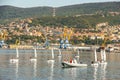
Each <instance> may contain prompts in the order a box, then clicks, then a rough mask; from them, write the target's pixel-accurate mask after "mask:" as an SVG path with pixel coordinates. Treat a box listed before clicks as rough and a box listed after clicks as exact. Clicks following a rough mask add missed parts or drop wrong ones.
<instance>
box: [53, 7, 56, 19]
mask: <svg viewBox="0 0 120 80" xmlns="http://www.w3.org/2000/svg"><path fill="white" fill-rule="evenodd" d="M55 16H56V9H55V7H53V17H55Z"/></svg>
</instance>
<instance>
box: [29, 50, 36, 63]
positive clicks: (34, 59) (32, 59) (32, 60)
mask: <svg viewBox="0 0 120 80" xmlns="http://www.w3.org/2000/svg"><path fill="white" fill-rule="evenodd" d="M30 61H31V62H36V61H37V51H36V48H34V58H31V57H30Z"/></svg>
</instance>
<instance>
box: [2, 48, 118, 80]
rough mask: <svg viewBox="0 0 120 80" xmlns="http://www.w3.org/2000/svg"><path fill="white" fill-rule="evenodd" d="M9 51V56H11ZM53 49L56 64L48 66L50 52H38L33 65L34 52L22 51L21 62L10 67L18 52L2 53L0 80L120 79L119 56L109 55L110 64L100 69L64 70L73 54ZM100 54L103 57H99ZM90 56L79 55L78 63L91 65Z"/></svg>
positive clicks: (99, 67)
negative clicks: (31, 57) (32, 56)
mask: <svg viewBox="0 0 120 80" xmlns="http://www.w3.org/2000/svg"><path fill="white" fill-rule="evenodd" d="M8 52H9V53H8ZM61 52H62V56H61V57H58V54H59V51H58V50H54V53H55V55H54V56H55V62H54V63H47V60H48V58H51V51H49V50H45V51H41V50H37V61H36V62H30V60H29V58H30V56H31V55H34V50H19V55H20V56H19V62H18V63H14V64H11V63H10V62H9V60H10V59H11V57H16V51H15V50H1V51H0V80H120V76H119V75H120V70H119V69H120V63H119V61H120V58H119V57H120V54H107V61H108V64H107V65H99V66H98V67H96V66H94V67H92V66H90V65H88V67H77V68H62V65H61V61H62V60H65V59H66V60H69V59H70V58H71V57H72V56H73V55H74V54H71V53H73V52H65V51H61ZM98 55H100V54H98ZM91 56H92V55H91V53H84V52H80V57H79V58H77V60H78V61H79V60H80V61H83V62H86V63H87V64H89V62H90V60H92V57H91Z"/></svg>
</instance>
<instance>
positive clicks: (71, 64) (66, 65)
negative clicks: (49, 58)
mask: <svg viewBox="0 0 120 80" xmlns="http://www.w3.org/2000/svg"><path fill="white" fill-rule="evenodd" d="M62 65H63V67H85V66H87V64H82V63H70V62H66V61H63V62H62Z"/></svg>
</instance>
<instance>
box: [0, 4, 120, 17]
mask: <svg viewBox="0 0 120 80" xmlns="http://www.w3.org/2000/svg"><path fill="white" fill-rule="evenodd" d="M108 12H120V2H105V3H87V4H77V5H71V6H63V7H58V8H56V16H75V15H81V14H96V13H108ZM52 14H53V8H52V7H33V8H18V7H13V6H0V19H9V18H26V17H43V16H52Z"/></svg>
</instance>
